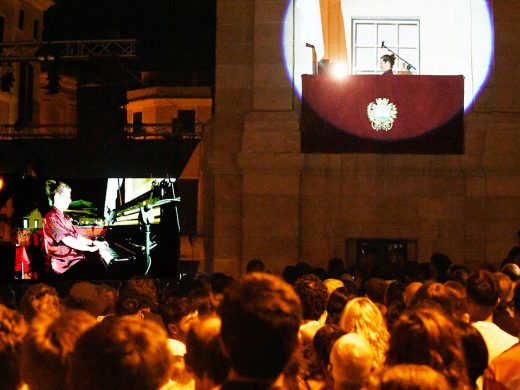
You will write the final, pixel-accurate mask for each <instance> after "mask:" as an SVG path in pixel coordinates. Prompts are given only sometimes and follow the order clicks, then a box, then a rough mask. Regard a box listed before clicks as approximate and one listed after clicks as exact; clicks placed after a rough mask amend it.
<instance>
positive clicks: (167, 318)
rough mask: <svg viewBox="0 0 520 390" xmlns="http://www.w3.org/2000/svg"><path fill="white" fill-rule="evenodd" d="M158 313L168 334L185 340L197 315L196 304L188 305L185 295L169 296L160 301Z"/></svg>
mask: <svg viewBox="0 0 520 390" xmlns="http://www.w3.org/2000/svg"><path fill="white" fill-rule="evenodd" d="M159 313H160V315H161V317H162V319H163V321H164V324H165V325H166V328H167V329H168V336H169V337H170V338H172V339H174V340H178V341H181V342H183V343H184V342H186V336H187V334H188V330H189V329H190V325H191V324H192V323H193V321H195V319H196V318H197V317H198V311H197V308H196V306H193V305H190V301H189V299H188V298H186V297H176V296H170V297H167V298H165V299H164V300H163V301H162V302H161V304H160V306H159Z"/></svg>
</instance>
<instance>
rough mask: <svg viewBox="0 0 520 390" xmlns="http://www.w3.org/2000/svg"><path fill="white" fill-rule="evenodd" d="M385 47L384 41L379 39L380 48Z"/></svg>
mask: <svg viewBox="0 0 520 390" xmlns="http://www.w3.org/2000/svg"><path fill="white" fill-rule="evenodd" d="M384 47H385V41H381V49H383V48H384Z"/></svg>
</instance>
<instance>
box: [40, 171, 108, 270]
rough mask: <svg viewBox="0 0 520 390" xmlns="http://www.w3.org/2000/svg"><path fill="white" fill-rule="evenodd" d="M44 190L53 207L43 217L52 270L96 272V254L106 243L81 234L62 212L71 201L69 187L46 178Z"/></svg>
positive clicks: (46, 251) (45, 241) (97, 267)
mask: <svg viewBox="0 0 520 390" xmlns="http://www.w3.org/2000/svg"><path fill="white" fill-rule="evenodd" d="M46 192H47V195H48V196H49V199H50V200H52V209H51V210H50V211H49V212H48V213H47V214H46V215H45V218H44V219H43V237H44V242H43V245H44V251H45V253H46V255H47V256H48V257H49V260H50V264H51V267H52V271H53V273H54V274H55V275H56V276H57V277H58V278H60V279H78V278H92V277H96V276H97V275H98V274H99V271H100V268H99V261H96V260H92V256H91V255H90V254H95V255H96V256H99V252H100V250H102V249H103V247H105V246H106V243H105V242H104V241H95V240H91V239H88V238H86V237H82V236H81V235H79V234H78V232H77V230H76V228H75V227H74V225H73V224H72V221H71V219H70V217H68V216H67V215H65V214H64V211H65V210H67V208H68V207H69V205H70V203H71V192H72V191H71V188H70V187H69V186H68V185H67V184H65V183H63V182H56V181H54V180H48V181H47V182H46Z"/></svg>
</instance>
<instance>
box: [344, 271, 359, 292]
mask: <svg viewBox="0 0 520 390" xmlns="http://www.w3.org/2000/svg"><path fill="white" fill-rule="evenodd" d="M341 281H342V282H343V287H345V288H346V289H347V290H348V292H349V293H350V294H354V295H357V293H358V289H359V287H358V285H357V284H356V282H355V281H354V279H353V278H352V276H350V275H349V274H343V275H342V277H341Z"/></svg>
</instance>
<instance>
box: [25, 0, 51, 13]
mask: <svg viewBox="0 0 520 390" xmlns="http://www.w3.org/2000/svg"><path fill="white" fill-rule="evenodd" d="M25 3H29V4H31V5H33V6H34V7H35V8H37V9H39V10H41V11H47V10H48V9H49V8H50V7H52V6H53V5H54V4H55V3H54V0H25Z"/></svg>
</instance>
